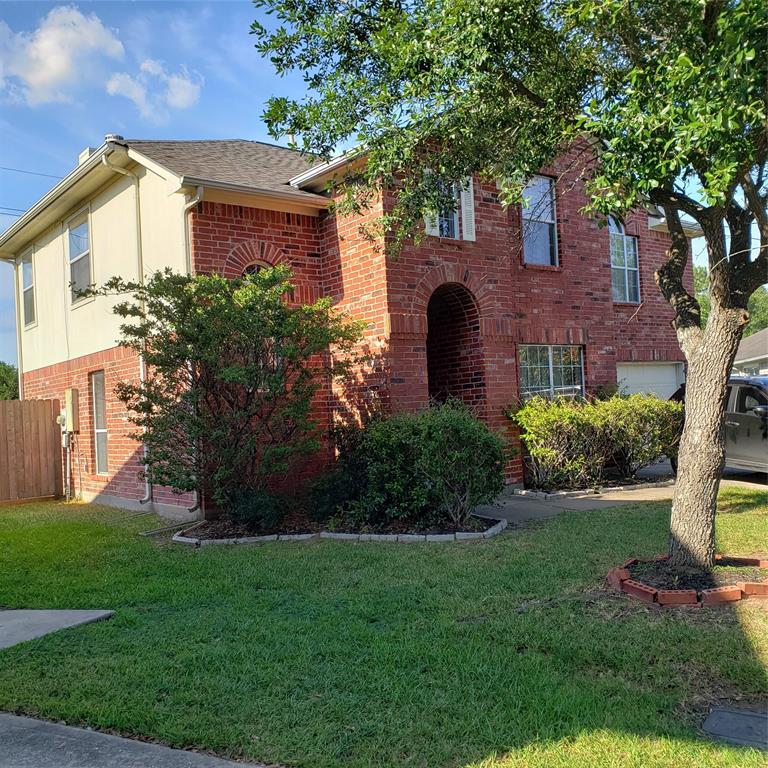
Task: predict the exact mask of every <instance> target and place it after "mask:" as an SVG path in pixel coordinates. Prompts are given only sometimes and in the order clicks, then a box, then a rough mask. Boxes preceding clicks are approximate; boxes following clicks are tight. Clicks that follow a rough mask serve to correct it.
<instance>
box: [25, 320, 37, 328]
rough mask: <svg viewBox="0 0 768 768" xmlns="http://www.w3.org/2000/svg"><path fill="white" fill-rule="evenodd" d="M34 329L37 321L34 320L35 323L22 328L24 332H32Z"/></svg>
mask: <svg viewBox="0 0 768 768" xmlns="http://www.w3.org/2000/svg"><path fill="white" fill-rule="evenodd" d="M35 328H37V320H35V322H34V323H29V325H25V326H24V330H25V331H32V330H34V329H35Z"/></svg>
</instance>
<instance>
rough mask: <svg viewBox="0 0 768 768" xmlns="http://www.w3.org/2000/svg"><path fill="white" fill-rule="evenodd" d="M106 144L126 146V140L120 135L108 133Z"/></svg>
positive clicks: (105, 139) (105, 138)
mask: <svg viewBox="0 0 768 768" xmlns="http://www.w3.org/2000/svg"><path fill="white" fill-rule="evenodd" d="M104 142H105V143H106V144H109V143H112V144H124V143H125V139H124V138H123V137H122V136H121V135H120V134H119V133H108V134H107V135H106V136H105V137H104Z"/></svg>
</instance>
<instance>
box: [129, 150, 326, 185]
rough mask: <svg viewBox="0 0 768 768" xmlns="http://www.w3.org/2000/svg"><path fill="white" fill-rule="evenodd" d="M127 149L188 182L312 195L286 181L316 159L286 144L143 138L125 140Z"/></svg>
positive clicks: (312, 163)
mask: <svg viewBox="0 0 768 768" xmlns="http://www.w3.org/2000/svg"><path fill="white" fill-rule="evenodd" d="M123 143H124V144H125V145H126V146H127V147H128V149H129V150H135V151H136V152H138V153H140V154H142V155H144V156H145V157H147V158H149V159H150V160H152V161H154V162H155V163H157V164H158V165H162V166H163V167H164V168H166V169H168V170H169V171H171V172H172V173H173V174H175V175H176V176H179V177H181V178H183V179H184V181H185V183H187V184H191V185H200V184H202V185H203V186H205V184H206V183H209V184H212V185H215V186H234V187H243V188H249V189H256V190H259V191H261V192H265V193H266V192H270V191H271V192H276V193H278V194H280V195H281V196H284V195H286V194H290V195H294V196H296V197H298V198H303V199H308V198H314V197H315V195H313V194H312V193H309V192H304V191H303V190H300V189H297V188H296V187H294V186H291V184H290V183H289V182H290V180H291V179H292V178H293V177H294V176H296V175H297V174H300V173H303V172H305V171H307V170H308V169H309V168H311V167H312V165H317V164H318V161H315V160H313V159H312V158H311V157H308V156H307V155H305V154H303V153H301V152H298V151H297V150H294V149H288V148H287V147H279V146H277V145H275V144H266V143H264V142H261V141H247V140H245V139H221V140H218V141H216V140H213V141H209V140H200V141H198V140H192V141H146V140H143V139H127V140H125V142H123Z"/></svg>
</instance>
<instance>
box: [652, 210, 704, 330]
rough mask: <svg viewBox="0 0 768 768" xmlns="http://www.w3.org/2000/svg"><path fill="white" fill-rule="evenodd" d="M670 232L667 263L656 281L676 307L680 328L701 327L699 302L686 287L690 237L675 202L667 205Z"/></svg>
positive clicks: (677, 327) (676, 323)
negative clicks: (685, 277) (685, 276)
mask: <svg viewBox="0 0 768 768" xmlns="http://www.w3.org/2000/svg"><path fill="white" fill-rule="evenodd" d="M664 215H665V216H666V218H667V225H668V227H669V233H670V235H671V238H672V243H671V245H670V248H669V251H668V256H667V260H666V262H665V263H664V264H663V265H662V266H661V267H660V268H659V269H658V270H656V275H655V277H656V284H657V285H658V286H659V290H660V291H661V293H662V295H663V296H664V298H665V299H666V300H667V301H668V302H669V303H670V304H671V305H672V308H673V309H674V310H675V313H676V314H675V319H674V321H673V325H674V327H675V328H676V329H682V328H698V329H701V308H700V307H699V302H698V301H697V300H696V298H695V297H694V296H692V295H691V294H690V293H688V291H687V290H686V289H685V285H684V283H683V275H684V273H685V267H686V265H687V264H688V250H689V245H688V238H687V237H686V235H685V232H684V231H683V225H682V224H681V222H680V214H679V212H678V210H677V208H676V207H674V206H672V205H668V206H664Z"/></svg>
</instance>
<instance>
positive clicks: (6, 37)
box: [0, 6, 125, 106]
mask: <svg viewBox="0 0 768 768" xmlns="http://www.w3.org/2000/svg"><path fill="white" fill-rule="evenodd" d="M124 53H125V50H124V48H123V44H122V43H121V42H120V40H118V38H117V37H116V35H115V33H114V32H113V31H112V30H110V29H107V27H105V26H104V24H103V23H102V21H101V19H99V17H98V16H96V15H95V14H90V15H88V16H86V15H84V14H82V13H81V12H80V11H79V10H78V9H77V8H75V7H71V6H59V7H56V8H53V9H52V10H51V11H50V12H49V13H48V15H47V16H45V18H44V19H43V20H42V21H41V22H40V24H39V26H38V27H37V29H35V30H34V31H33V32H31V33H25V32H13V30H11V28H10V27H9V26H8V25H7V24H6V23H5V22H2V21H0V89H3V90H5V91H7V92H8V94H9V95H10V96H11V97H13V98H14V99H16V100H19V101H22V102H25V103H27V104H29V105H30V106H35V105H37V104H44V103H47V102H52V101H70V100H71V92H72V90H73V88H74V87H75V86H76V85H78V84H79V83H81V82H82V81H84V80H90V79H91V78H92V76H93V75H94V73H95V72H96V71H97V70H98V69H99V65H100V64H102V63H103V60H104V59H121V58H122V57H123V55H124Z"/></svg>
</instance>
